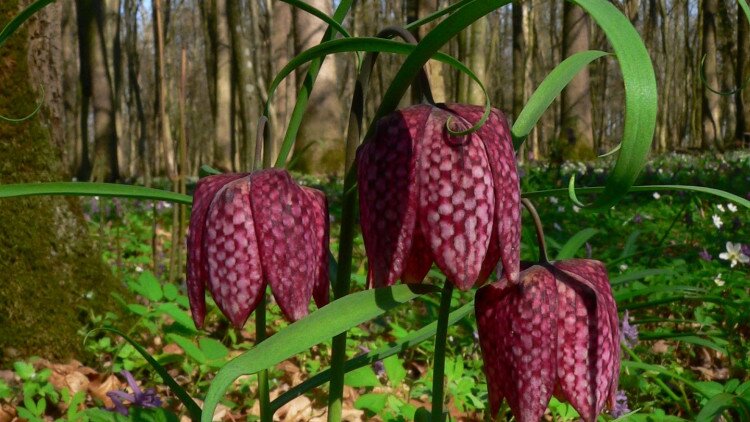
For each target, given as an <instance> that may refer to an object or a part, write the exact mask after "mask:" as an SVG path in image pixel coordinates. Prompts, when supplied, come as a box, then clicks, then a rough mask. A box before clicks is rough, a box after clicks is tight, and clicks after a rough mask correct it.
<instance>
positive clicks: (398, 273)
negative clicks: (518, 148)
mask: <svg viewBox="0 0 750 422" xmlns="http://www.w3.org/2000/svg"><path fill="white" fill-rule="evenodd" d="M483 111H484V109H483V108H482V107H478V106H470V105H441V106H439V107H438V106H432V105H426V104H422V105H416V106H412V107H408V108H406V109H403V110H399V111H396V112H394V113H392V114H390V115H388V116H386V117H384V118H382V119H381V120H380V121H379V122H378V124H377V130H376V132H375V135H374V137H373V138H372V139H370V140H369V142H367V143H366V144H364V145H363V146H362V147H361V148H360V150H359V152H358V156H359V158H358V159H359V170H358V178H359V193H360V209H361V220H362V234H363V236H364V241H365V248H366V250H367V257H368V261H369V264H370V267H369V282H370V285H371V286H374V287H381V286H390V285H392V284H393V283H395V282H396V280H398V279H399V278H400V279H402V280H403V281H405V282H420V281H421V280H422V279H423V278H424V277H425V275H426V274H427V272H428V271H429V269H430V267H431V266H432V263H433V262H434V263H436V264H437V266H438V267H439V268H440V270H442V271H443V273H444V274H445V275H446V276H447V278H448V280H450V281H451V282H452V283H453V284H454V285H455V286H457V287H458V288H460V289H462V290H467V289H469V288H471V287H472V286H474V285H475V284H478V283H482V282H483V281H485V280H486V279H487V278H488V277H489V275H490V274H491V273H492V271H493V270H494V269H495V267H496V266H497V264H498V261H501V263H502V273H503V274H504V275H505V276H506V277H507V278H508V279H510V280H514V281H515V280H517V278H518V271H519V269H518V268H519V250H520V228H521V226H520V209H519V207H520V202H519V201H520V194H519V185H518V174H517V170H516V158H515V153H514V151H513V145H512V141H511V136H510V128H509V127H508V123H507V120H506V118H505V116H504V115H503V114H502V113H501V112H500V111H499V110H496V109H492V110H491V113H490V116H489V118H488V120H487V121H486V122H485V124H484V125H483V126H482V127H481V128H480V129H479V130H477V131H476V132H473V133H471V134H468V135H453V134H452V133H451V132H450V131H449V130H448V126H450V128H451V130H452V131H454V132H455V131H457V130H463V129H468V128H469V127H470V126H471V125H472V124H473V123H475V122H477V121H479V119H480V118H481V116H482V113H483Z"/></svg>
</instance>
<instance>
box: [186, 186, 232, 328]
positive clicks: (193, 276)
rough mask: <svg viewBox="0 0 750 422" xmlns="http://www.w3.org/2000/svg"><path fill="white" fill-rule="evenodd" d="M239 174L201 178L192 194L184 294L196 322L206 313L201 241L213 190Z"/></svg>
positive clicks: (202, 246)
mask: <svg viewBox="0 0 750 422" xmlns="http://www.w3.org/2000/svg"><path fill="white" fill-rule="evenodd" d="M243 176H244V175H242V174H220V175H216V176H208V177H204V178H203V179H200V180H199V181H198V185H197V186H196V188H195V193H194V194H193V209H192V212H191V213H190V230H189V232H188V237H187V253H188V261H187V293H188V299H189V300H190V312H191V313H192V315H193V321H195V325H196V326H197V327H198V328H200V327H202V326H203V319H204V318H205V316H206V296H205V290H206V281H207V280H208V262H207V261H206V258H205V253H204V251H205V245H204V242H203V239H204V234H205V227H206V216H207V215H208V208H209V206H210V205H211V201H212V200H213V199H214V196H215V195H216V192H218V190H219V189H221V187H222V186H224V185H226V184H227V183H229V182H232V181H234V180H237V179H239V178H240V177H243Z"/></svg>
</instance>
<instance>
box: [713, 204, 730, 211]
mask: <svg viewBox="0 0 750 422" xmlns="http://www.w3.org/2000/svg"><path fill="white" fill-rule="evenodd" d="M716 208H717V209H718V210H719V211H721V212H726V211H727V210H725V209H724V205H721V204H719V205H717V206H716Z"/></svg>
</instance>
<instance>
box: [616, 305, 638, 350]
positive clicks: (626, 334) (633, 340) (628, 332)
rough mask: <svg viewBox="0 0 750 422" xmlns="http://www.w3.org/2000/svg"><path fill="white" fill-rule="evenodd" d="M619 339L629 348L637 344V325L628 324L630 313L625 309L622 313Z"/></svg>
mask: <svg viewBox="0 0 750 422" xmlns="http://www.w3.org/2000/svg"><path fill="white" fill-rule="evenodd" d="M620 341H622V342H623V343H625V345H626V346H628V347H629V348H631V349H632V348H633V347H635V345H636V344H638V327H636V326H635V325H631V324H630V315H629V314H628V311H625V313H624V314H623V315H622V322H621V325H620Z"/></svg>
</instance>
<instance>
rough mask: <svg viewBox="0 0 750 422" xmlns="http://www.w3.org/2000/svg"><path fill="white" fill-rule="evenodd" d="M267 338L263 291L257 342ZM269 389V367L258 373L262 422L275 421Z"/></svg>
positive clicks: (256, 333) (258, 316) (256, 317)
mask: <svg viewBox="0 0 750 422" xmlns="http://www.w3.org/2000/svg"><path fill="white" fill-rule="evenodd" d="M265 339H266V295H265V292H264V293H263V298H262V299H261V301H260V303H259V304H258V307H257V308H255V344H256V345H258V344H260V343H261V342H262V341H263V340H265ZM269 393H270V391H269V389H268V369H264V370H262V371H260V372H259V373H258V400H259V401H260V420H261V422H271V421H273V410H272V409H271V398H270V395H269Z"/></svg>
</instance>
